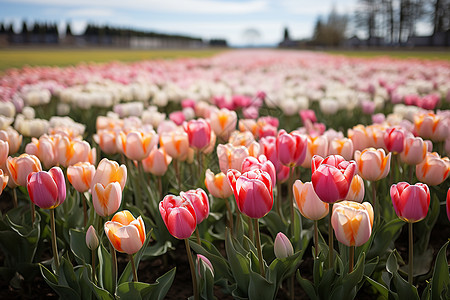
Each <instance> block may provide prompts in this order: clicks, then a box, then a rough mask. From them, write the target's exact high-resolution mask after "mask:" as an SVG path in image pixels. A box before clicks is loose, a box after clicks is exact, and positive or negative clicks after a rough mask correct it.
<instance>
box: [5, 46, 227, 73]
mask: <svg viewBox="0 0 450 300" xmlns="http://www.w3.org/2000/svg"><path fill="white" fill-rule="evenodd" d="M223 51H224V50H223V49H192V50H191V49H183V50H172V49H170V50H131V49H130V50H128V49H37V48H34V49H0V71H1V70H6V69H9V68H21V67H24V66H69V65H77V64H79V63H82V62H95V63H104V62H109V61H123V62H133V61H139V60H149V59H175V58H187V57H199V58H200V57H210V56H213V55H214V54H217V53H220V52H223Z"/></svg>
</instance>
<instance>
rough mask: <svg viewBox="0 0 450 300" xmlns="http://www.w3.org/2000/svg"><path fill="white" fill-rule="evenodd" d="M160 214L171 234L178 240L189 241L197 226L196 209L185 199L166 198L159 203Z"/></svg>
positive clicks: (171, 196)
mask: <svg viewBox="0 0 450 300" xmlns="http://www.w3.org/2000/svg"><path fill="white" fill-rule="evenodd" d="M159 212H160V213H161V217H162V219H163V221H164V224H166V227H167V229H168V230H169V232H170V234H171V235H173V236H174V237H176V238H177V239H180V240H182V239H187V238H188V237H190V236H191V235H192V233H193V232H194V230H195V228H196V226H197V217H196V215H195V209H194V207H193V206H192V203H191V202H190V201H189V200H187V199H185V198H181V197H179V196H174V195H167V196H165V197H164V199H163V200H162V201H161V202H160V203H159Z"/></svg>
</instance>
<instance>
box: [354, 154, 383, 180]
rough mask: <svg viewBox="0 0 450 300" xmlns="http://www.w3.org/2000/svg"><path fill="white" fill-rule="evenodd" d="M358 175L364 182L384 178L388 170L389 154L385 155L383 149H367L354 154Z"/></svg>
mask: <svg viewBox="0 0 450 300" xmlns="http://www.w3.org/2000/svg"><path fill="white" fill-rule="evenodd" d="M355 161H356V164H357V166H358V175H360V176H361V177H362V178H364V179H365V180H370V181H377V180H380V179H382V178H385V177H386V176H387V174H388V173H389V170H390V165H391V153H389V154H388V155H386V153H385V152H384V150H383V149H381V148H380V149H375V148H367V149H365V150H364V151H362V152H360V151H358V150H357V151H356V152H355Z"/></svg>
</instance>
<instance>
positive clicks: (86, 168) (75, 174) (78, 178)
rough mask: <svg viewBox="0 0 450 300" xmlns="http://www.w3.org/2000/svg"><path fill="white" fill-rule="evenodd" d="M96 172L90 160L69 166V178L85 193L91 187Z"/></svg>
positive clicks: (73, 184)
mask: <svg viewBox="0 0 450 300" xmlns="http://www.w3.org/2000/svg"><path fill="white" fill-rule="evenodd" d="M94 174H95V166H94V165H92V164H91V163H88V162H79V163H76V164H74V165H73V166H69V167H68V168H67V179H68V180H69V182H70V184H72V186H73V187H74V188H75V189H76V190H77V191H78V192H80V193H84V192H86V191H88V190H89V189H90V188H91V183H92V179H93V178H94Z"/></svg>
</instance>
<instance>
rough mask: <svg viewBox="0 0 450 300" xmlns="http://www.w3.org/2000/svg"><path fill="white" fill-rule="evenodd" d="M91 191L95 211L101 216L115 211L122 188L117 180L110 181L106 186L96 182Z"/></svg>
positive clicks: (120, 197)
mask: <svg viewBox="0 0 450 300" xmlns="http://www.w3.org/2000/svg"><path fill="white" fill-rule="evenodd" d="M91 193H92V203H93V205H94V209H95V212H96V213H97V214H98V215H100V216H102V217H107V216H110V215H112V214H113V213H115V212H116V211H117V210H118V209H119V207H120V203H121V202H122V190H121V189H120V184H119V183H118V182H117V181H114V182H111V183H109V184H107V185H106V186H103V185H102V184H101V183H96V184H95V185H94V186H93V188H92V189H91Z"/></svg>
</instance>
